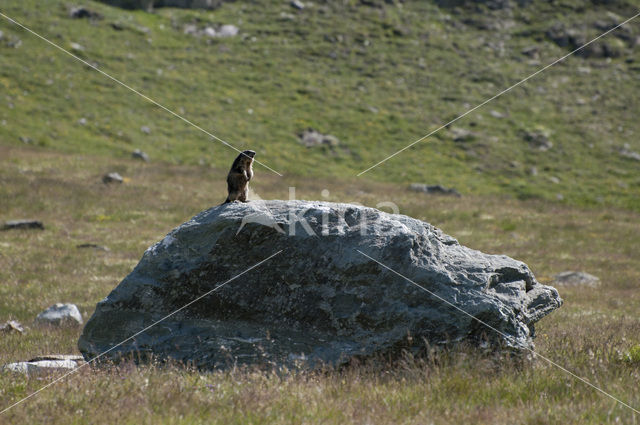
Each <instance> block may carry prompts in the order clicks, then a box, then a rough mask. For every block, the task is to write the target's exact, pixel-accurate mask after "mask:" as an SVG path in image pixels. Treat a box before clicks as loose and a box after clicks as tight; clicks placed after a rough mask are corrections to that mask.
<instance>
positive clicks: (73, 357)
mask: <svg viewBox="0 0 640 425" xmlns="http://www.w3.org/2000/svg"><path fill="white" fill-rule="evenodd" d="M43 360H71V361H74V362H80V363H82V362H84V357H82V356H81V355H79V354H47V355H44V356H36V357H34V358H32V359H31V360H29V361H30V362H41V361H43Z"/></svg>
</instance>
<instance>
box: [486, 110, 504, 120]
mask: <svg viewBox="0 0 640 425" xmlns="http://www.w3.org/2000/svg"><path fill="white" fill-rule="evenodd" d="M489 115H491V116H492V117H493V118H504V114H503V113H502V112H499V111H496V110H495V109H492V110H491V111H489Z"/></svg>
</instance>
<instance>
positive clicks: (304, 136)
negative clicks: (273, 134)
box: [298, 128, 340, 148]
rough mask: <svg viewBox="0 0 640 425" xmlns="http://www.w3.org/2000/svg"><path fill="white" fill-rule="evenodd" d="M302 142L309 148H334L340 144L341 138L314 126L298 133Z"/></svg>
mask: <svg viewBox="0 0 640 425" xmlns="http://www.w3.org/2000/svg"><path fill="white" fill-rule="evenodd" d="M298 137H299V138H300V142H301V143H302V144H303V145H305V146H306V147H308V148H311V147H314V146H321V145H324V146H328V147H330V148H334V147H336V146H338V145H339V144H340V140H338V138H337V137H335V136H332V135H331V134H322V133H320V132H318V131H316V130H314V129H313V128H308V129H306V130H304V131H303V132H302V133H300V134H298Z"/></svg>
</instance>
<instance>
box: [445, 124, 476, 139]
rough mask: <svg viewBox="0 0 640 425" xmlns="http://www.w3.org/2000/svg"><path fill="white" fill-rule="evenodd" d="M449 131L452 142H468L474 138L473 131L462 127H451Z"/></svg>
mask: <svg viewBox="0 0 640 425" xmlns="http://www.w3.org/2000/svg"><path fill="white" fill-rule="evenodd" d="M450 131H451V134H452V135H453V141H454V142H470V141H472V140H473V139H475V138H476V135H475V133H473V132H472V131H470V130H467V129H464V128H460V127H452V128H451V129H450Z"/></svg>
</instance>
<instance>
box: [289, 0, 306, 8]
mask: <svg viewBox="0 0 640 425" xmlns="http://www.w3.org/2000/svg"><path fill="white" fill-rule="evenodd" d="M289 4H290V5H291V7H293V8H294V9H298V10H302V9H304V3H302V2H301V1H300V0H292V1H291V3H289Z"/></svg>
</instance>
